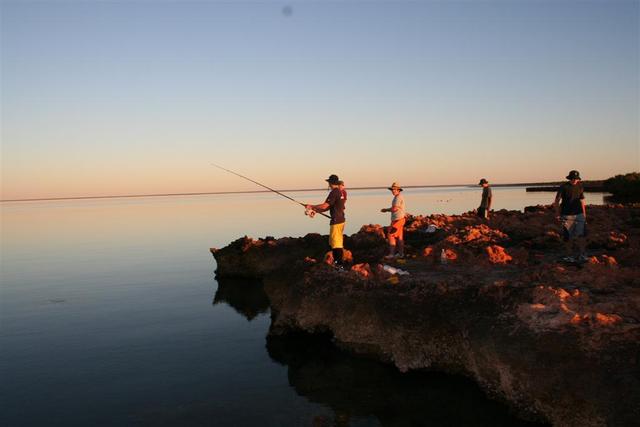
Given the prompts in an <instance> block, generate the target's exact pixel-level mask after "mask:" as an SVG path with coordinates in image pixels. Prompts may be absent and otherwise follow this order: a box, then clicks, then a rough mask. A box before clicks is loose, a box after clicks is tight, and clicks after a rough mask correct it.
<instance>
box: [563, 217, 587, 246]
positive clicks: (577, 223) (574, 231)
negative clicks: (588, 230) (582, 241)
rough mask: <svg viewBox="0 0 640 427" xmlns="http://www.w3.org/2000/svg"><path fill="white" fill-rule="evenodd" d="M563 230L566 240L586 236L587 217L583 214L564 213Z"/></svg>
mask: <svg viewBox="0 0 640 427" xmlns="http://www.w3.org/2000/svg"><path fill="white" fill-rule="evenodd" d="M561 220H562V232H563V235H564V240H569V239H573V238H576V237H584V235H585V226H584V224H585V221H586V219H585V217H584V215H583V214H578V215H562V217H561Z"/></svg>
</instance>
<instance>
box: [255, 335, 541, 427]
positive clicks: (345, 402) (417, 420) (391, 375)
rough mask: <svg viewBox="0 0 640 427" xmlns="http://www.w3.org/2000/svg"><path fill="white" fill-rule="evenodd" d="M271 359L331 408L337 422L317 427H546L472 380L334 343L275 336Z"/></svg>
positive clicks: (270, 340) (323, 420)
mask: <svg viewBox="0 0 640 427" xmlns="http://www.w3.org/2000/svg"><path fill="white" fill-rule="evenodd" d="M267 350H268V352H269V355H270V356H271V358H272V359H273V360H274V361H276V362H278V363H280V364H283V365H286V366H287V367H288V378H289V384H290V385H291V386H292V387H293V388H294V389H295V390H296V392H297V393H298V394H299V395H301V396H304V397H306V398H307V399H309V400H310V401H311V402H314V403H320V404H323V405H327V406H329V407H330V408H331V409H332V411H333V419H330V418H328V417H316V419H315V420H314V426H349V425H352V421H353V420H354V419H362V418H363V417H365V418H368V417H375V418H376V419H377V420H378V421H379V423H380V424H381V425H382V426H422V425H438V426H444V425H464V426H500V425H509V426H540V425H542V424H537V423H533V422H527V421H523V420H520V419H518V418H516V417H515V416H513V415H511V414H510V413H509V411H508V410H507V408H506V407H505V406H503V405H502V404H500V403H498V402H495V401H492V400H489V399H487V398H486V397H485V396H484V394H483V393H482V391H481V390H480V389H479V388H478V387H477V386H476V385H475V384H474V383H473V382H471V381H470V380H468V379H466V378H462V377H456V376H451V375H445V374H437V373H426V372H410V373H405V374H402V373H400V372H398V371H397V370H396V369H395V368H394V367H392V366H389V365H386V364H383V363H380V362H376V361H373V360H368V359H362V358H356V357H352V356H350V355H349V354H347V353H345V352H343V351H341V350H339V349H337V348H336V347H335V346H334V345H333V344H332V343H331V341H330V339H329V337H326V336H324V337H317V336H309V335H296V336H269V337H267Z"/></svg>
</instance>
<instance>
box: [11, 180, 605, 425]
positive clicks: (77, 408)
mask: <svg viewBox="0 0 640 427" xmlns="http://www.w3.org/2000/svg"><path fill="white" fill-rule="evenodd" d="M493 192H494V208H495V209H502V208H506V209H522V208H523V207H524V206H528V205H535V204H549V203H551V201H552V199H553V197H554V195H553V193H526V192H525V190H524V188H494V189H493ZM289 195H291V196H292V197H294V198H296V199H299V200H301V201H305V202H307V201H308V202H313V203H320V202H322V201H323V200H324V197H325V195H326V192H320V191H319V192H301V193H290V194H289ZM404 196H405V200H406V204H407V211H408V212H409V213H412V214H431V213H448V214H453V213H461V212H464V211H468V210H471V209H473V208H475V207H476V206H477V205H478V203H479V200H480V189H479V188H466V187H447V188H422V189H407V190H405V192H404ZM390 201H391V195H390V193H389V192H388V191H383V190H366V191H364V190H363V191H352V192H350V193H349V199H348V202H347V211H346V215H347V226H346V230H345V233H347V234H351V233H354V232H356V231H357V230H358V229H359V228H360V226H361V225H363V224H369V223H378V224H386V223H387V222H388V219H389V218H388V215H389V214H381V213H380V212H379V210H380V208H383V207H387V206H388V205H389V204H390ZM587 201H588V202H589V203H596V204H599V203H602V201H603V195H602V194H587ZM0 209H1V220H2V222H1V226H2V228H1V254H0V255H1V270H0V279H1V290H0V408H1V409H0V425H2V426H53V425H56V426H58V425H59V426H94V425H100V426H102V425H105V426H107V425H109V426H116V425H117V426H122V425H153V426H157V425H185V426H189V425H203V426H204V425H210V426H380V425H384V426H406V425H524V424H525V423H524V422H523V421H520V420H518V419H517V418H515V417H514V416H513V415H512V414H510V413H509V411H508V409H507V408H506V407H505V406H503V405H501V404H499V403H496V402H494V401H491V400H488V399H487V398H486V397H485V396H484V395H483V394H482V393H481V392H480V390H479V389H478V388H477V387H476V386H475V385H474V384H473V383H472V382H471V381H468V380H466V379H464V378H459V377H454V376H448V375H440V374H433V373H424V372H414V373H408V374H401V373H399V372H397V371H396V370H395V369H394V368H393V367H390V366H386V365H382V364H378V363H376V362H372V361H367V360H360V359H357V358H354V357H351V356H349V355H347V354H344V353H341V352H339V351H337V350H336V349H334V348H333V347H332V346H331V344H330V343H328V342H326V341H324V340H321V339H317V340H316V339H309V338H308V337H291V338H285V339H278V340H267V339H266V335H267V331H268V327H269V323H270V318H269V310H268V306H267V304H266V302H265V297H264V295H263V294H261V291H260V288H259V285H256V284H254V283H238V284H234V283H231V284H230V286H231V287H230V288H228V289H227V290H226V291H223V289H222V288H220V289H219V285H218V283H217V282H216V279H215V274H214V272H215V269H216V265H215V261H214V259H213V257H212V256H211V254H210V252H209V248H210V247H223V246H225V245H227V244H228V243H229V242H231V241H233V240H235V239H237V238H238V237H242V236H244V235H248V236H252V237H265V236H274V237H282V236H302V235H304V234H306V233H309V232H319V233H323V234H326V233H327V232H328V226H327V222H328V221H327V220H326V219H325V218H323V217H319V216H317V217H316V218H314V219H309V218H307V217H305V216H304V215H303V208H302V207H300V206H296V205H294V204H293V203H292V202H290V201H288V200H286V199H284V198H281V197H279V196H277V195H273V194H269V193H266V194H248V195H247V194H233V195H211V196H184V197H182V196H178V197H150V198H130V199H126V198H120V199H103V200H78V201H74V200H62V201H44V202H14V203H2V204H0ZM236 285H237V286H236ZM234 286H235V287H234ZM229 289H230V291H229ZM234 289H235V290H237V291H235V292H234ZM214 300H215V303H214Z"/></svg>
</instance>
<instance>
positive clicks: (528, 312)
mask: <svg viewBox="0 0 640 427" xmlns="http://www.w3.org/2000/svg"><path fill="white" fill-rule="evenodd" d="M588 221H589V234H588V237H587V242H588V251H589V256H590V257H589V259H588V261H587V262H585V263H582V264H565V263H563V262H561V261H560V258H561V254H562V239H561V235H560V226H559V224H558V223H557V222H555V221H554V215H553V212H552V210H551V209H550V208H549V207H545V206H537V207H529V208H526V209H525V212H524V213H522V212H518V211H499V212H495V213H494V214H493V216H492V217H491V219H490V220H489V221H483V220H480V219H479V218H477V217H475V216H474V215H472V214H463V215H459V216H458V215H456V216H445V215H431V216H427V217H423V216H412V217H409V218H408V221H407V225H406V230H407V231H406V237H405V240H406V243H407V250H406V252H407V254H408V256H407V257H406V258H405V259H403V260H396V261H393V262H387V263H386V264H392V266H393V267H396V268H400V269H402V270H404V271H408V272H409V273H410V274H408V275H398V274H391V273H390V272H389V271H388V270H390V269H388V268H387V269H385V268H384V266H383V264H384V261H383V260H382V256H383V254H384V251H385V241H384V233H383V228H382V227H380V226H379V225H367V226H363V227H362V228H361V230H360V231H359V232H358V233H356V234H354V235H352V236H348V237H347V238H346V239H345V246H346V248H348V249H349V253H348V255H349V256H350V257H351V258H352V266H351V268H350V270H349V271H346V272H344V271H338V270H335V269H334V268H333V267H331V266H329V265H327V263H326V262H324V261H325V260H326V257H327V255H328V254H327V253H326V249H327V238H326V236H320V235H318V234H309V235H307V236H305V237H301V238H282V239H274V238H270V237H267V238H265V239H258V240H254V239H250V238H247V237H244V238H241V239H238V240H236V241H235V242H233V243H231V244H230V245H229V246H227V247H225V248H223V249H211V252H212V253H213V255H214V257H215V259H216V261H217V275H218V277H220V278H227V279H228V278H232V277H245V278H258V279H261V280H262V283H263V284H264V289H265V292H266V295H267V297H268V300H269V301H268V304H269V305H270V307H271V312H272V323H271V329H270V332H269V334H270V335H271V336H272V337H275V336H278V335H283V334H289V333H297V332H308V333H321V334H331V335H332V336H333V339H334V342H335V343H336V344H337V345H338V346H340V347H342V348H345V349H348V350H349V351H352V352H354V353H356V354H360V355H363V356H367V357H372V358H375V359H378V360H381V361H385V362H388V363H391V364H394V365H395V366H396V367H397V368H398V369H400V370H401V371H407V370H422V369H429V370H436V371H442V372H451V373H456V374H463V375H466V376H469V377H471V378H473V379H474V380H475V381H476V382H477V383H478V384H479V385H480V386H481V387H482V388H483V389H484V390H485V391H486V392H487V393H488V394H489V395H490V396H492V397H494V398H496V399H499V400H503V401H506V402H508V403H509V404H510V405H511V407H512V408H514V410H516V411H517V412H518V413H519V414H520V415H521V416H523V417H526V418H529V419H537V420H541V421H548V422H551V423H552V424H554V425H559V426H604V425H620V426H627V425H638V420H640V405H638V402H640V366H639V363H640V351H639V350H640V207H639V206H637V205H635V206H590V207H589V208H588Z"/></svg>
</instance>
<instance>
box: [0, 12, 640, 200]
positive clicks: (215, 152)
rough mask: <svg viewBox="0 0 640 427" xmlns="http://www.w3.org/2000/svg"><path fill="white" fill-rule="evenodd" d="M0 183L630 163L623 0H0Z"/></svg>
mask: <svg viewBox="0 0 640 427" xmlns="http://www.w3.org/2000/svg"><path fill="white" fill-rule="evenodd" d="M1 7H2V10H1V24H2V25H1V27H2V30H1V31H2V33H1V37H2V41H1V55H2V57H1V59H2V63H1V79H2V80H1V93H0V100H1V107H2V112H1V114H2V116H1V118H2V135H1V136H2V153H1V154H2V194H1V198H2V199H22V198H37V197H67V196H88V195H106V194H149V193H180V192H208V191H230V190H254V189H256V188H255V186H254V185H253V184H251V183H247V182H244V181H242V180H240V179H238V178H237V177H235V176H232V175H230V174H226V173H224V172H222V171H220V170H218V169H215V168H213V167H211V166H210V163H211V162H216V163H218V164H221V165H224V166H225V167H228V168H230V169H234V170H237V171H238V172H240V173H243V174H247V175H250V176H252V177H253V178H254V179H257V180H261V181H263V182H265V183H267V184H268V185H270V186H272V187H276V188H319V187H322V185H323V184H324V181H323V180H324V178H326V177H327V176H328V175H329V174H331V173H337V174H338V175H340V176H341V177H342V178H343V179H344V180H345V181H346V183H347V185H348V186H352V187H359V186H377V185H387V184H390V183H391V182H393V181H399V182H401V183H403V184H404V185H418V184H457V183H475V182H476V181H477V180H478V178H480V177H487V178H488V179H489V180H490V181H492V182H496V183H507V182H531V181H545V180H546V181H550V180H560V179H563V178H564V176H565V175H566V173H567V171H568V170H570V169H578V170H580V172H581V173H582V175H583V177H584V178H585V179H603V178H607V177H609V176H611V175H613V174H616V173H624V172H630V171H634V170H635V171H637V170H640V147H639V146H640V142H639V141H640V125H639V117H640V2H639V1H615V0H614V1H562V0H561V1H549V2H546V1H516V0H513V1H480V2H467V1H437V2H427V1H425V2H306V1H303V2H289V3H282V2H270V1H263V2H250V3H249V2H215V1H200V2H189V1H171V2H148V1H135V2H133V1H123V2H92V1H71V2H57V1H48V2H37V1H35V2H13V1H2V6H1Z"/></svg>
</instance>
